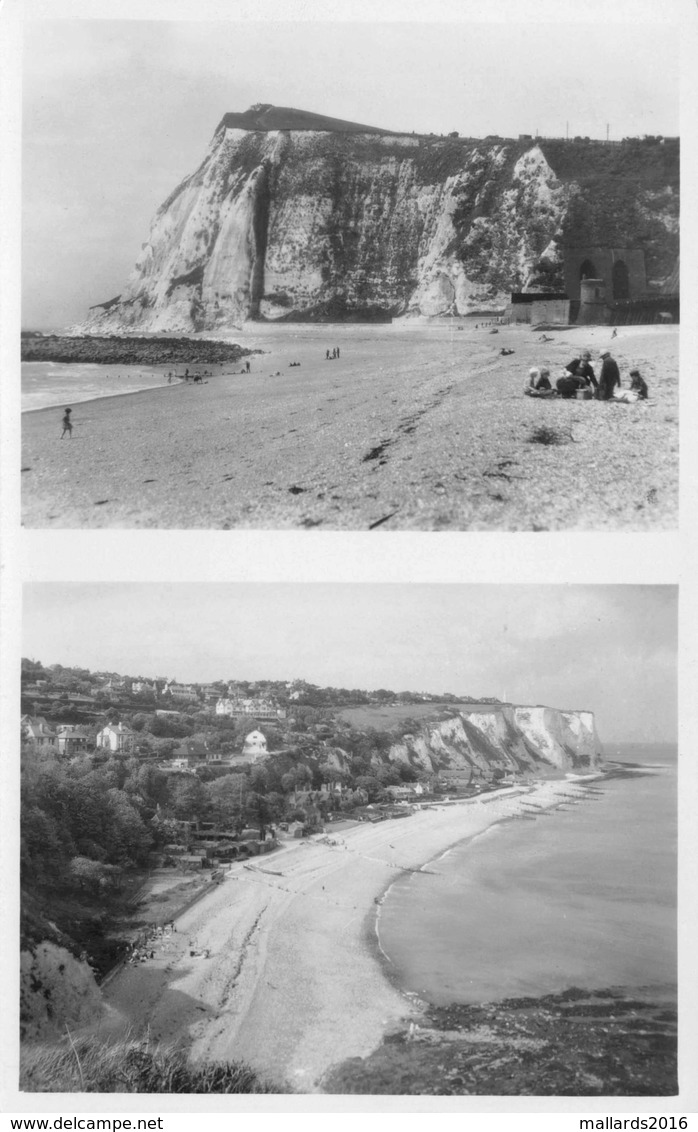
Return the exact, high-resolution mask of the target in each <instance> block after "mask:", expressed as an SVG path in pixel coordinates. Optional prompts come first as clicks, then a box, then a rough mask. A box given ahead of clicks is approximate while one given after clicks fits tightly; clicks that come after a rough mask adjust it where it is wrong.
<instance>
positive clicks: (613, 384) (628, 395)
mask: <svg viewBox="0 0 698 1132" xmlns="http://www.w3.org/2000/svg"><path fill="white" fill-rule="evenodd" d="M599 358H600V360H601V370H600V373H599V376H598V378H597V376H596V374H595V372H594V367H593V366H592V364H591V353H590V352H589V350H585V351H584V353H583V354H582V355H581V356H580V357H578V358H573V359H572V361H571V362H568V363H567V365H566V366H565V368H564V369H563V371H562V373H561V374H560V376H559V377H558V378H557V380H556V381H555V388H553V385H552V381H551V378H550V370H549V369H546V368H544V367H541V368H538V367H534V368H533V369H530V370H529V371H528V383H527V385H526V386H525V387H524V393H525V394H526V395H527V396H528V397H562V398H565V399H569V398H572V397H575V398H577V399H580V400H591V399H592V398H594V400H596V401H614V402H621V403H622V402H625V403H626V404H628V403H632V402H634V401H646V400H647V398H648V396H649V390H648V388H647V382H646V381H645V379H644V378H643V376H642V374H641V373H640V371H639V369H631V370H630V388H629V389H623V388H622V385H621V378H620V370H619V369H618V363H617V362H616V360H615V358H612V357H611V351H610V350H602V351H601V353H600V354H599Z"/></svg>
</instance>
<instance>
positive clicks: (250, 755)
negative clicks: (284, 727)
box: [242, 731, 269, 762]
mask: <svg viewBox="0 0 698 1132" xmlns="http://www.w3.org/2000/svg"><path fill="white" fill-rule="evenodd" d="M242 753H243V756H244V757H245V758H247V759H251V761H252V762H254V761H255V760H256V759H260V758H263V757H264V756H265V755H267V754H268V753H269V752H268V751H267V740H266V736H265V735H263V734H262V732H261V731H250V733H249V735H246V736H245V745H244V747H243V748H242Z"/></svg>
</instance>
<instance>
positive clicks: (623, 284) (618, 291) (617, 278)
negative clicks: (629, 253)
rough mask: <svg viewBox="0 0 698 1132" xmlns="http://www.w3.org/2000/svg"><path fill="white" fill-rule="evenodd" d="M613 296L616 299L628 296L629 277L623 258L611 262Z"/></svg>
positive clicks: (627, 297)
mask: <svg viewBox="0 0 698 1132" xmlns="http://www.w3.org/2000/svg"><path fill="white" fill-rule="evenodd" d="M612 282H613V298H614V299H615V300H616V301H618V300H619V299H629V298H630V278H629V276H628V268H627V265H626V263H625V261H624V260H622V259H618V260H616V262H615V263H614V264H613V276H612Z"/></svg>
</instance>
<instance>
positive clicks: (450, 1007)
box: [20, 583, 678, 1098]
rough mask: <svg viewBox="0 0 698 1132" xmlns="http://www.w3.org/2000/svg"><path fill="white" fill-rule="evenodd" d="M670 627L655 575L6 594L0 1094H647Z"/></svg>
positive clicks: (663, 834) (665, 973) (664, 864)
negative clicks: (6, 997)
mask: <svg viewBox="0 0 698 1132" xmlns="http://www.w3.org/2000/svg"><path fill="white" fill-rule="evenodd" d="M97 624H98V625H99V626H100V627H101V631H100V632H99V633H95V632H94V631H93V627H94V626H95V625H97ZM66 625H69V626H70V628H69V629H68V631H66ZM676 634H677V589H676V587H674V586H531V585H527V586H507V585H485V586H475V585H460V586H459V585H426V586H425V585H397V586H396V585H383V584H382V585H363V586H353V585H312V584H305V585H288V584H286V585H277V586H270V585H239V584H238V585H226V584H206V585H204V586H193V585H186V584H174V585H165V586H156V585H153V584H147V585H134V584H126V585H122V584H114V585H105V584H87V585H85V584H75V583H71V584H68V585H65V584H60V585H59V584H33V585H29V586H27V587H26V592H25V604H24V628H23V644H22V648H23V654H24V655H23V659H22V685H21V702H22V703H21V706H22V717H21V728H22V748H21V749H22V852H21V868H22V906H21V912H22V926H21V933H22V952H21V987H20V993H21V1014H20V1024H21V1029H22V1035H23V1040H22V1054H21V1085H20V1087H21V1089H22V1090H24V1091H27V1092H32V1091H35V1092H56V1093H71V1092H78V1093H84V1092H102V1093H152V1092H160V1093H209V1094H216V1093H255V1094H260V1093H261V1094H264V1093H267V1094H269V1093H271V1094H274V1093H283V1094H285V1095H288V1096H291V1097H293V1096H294V1095H297V1094H320V1095H326V1094H330V1095H336V1094H342V1095H345V1096H347V1095H357V1094H358V1095H363V1096H366V1095H370V1096H375V1095H386V1094H387V1095H396V1094H398V1095H402V1096H420V1097H425V1096H426V1097H463V1096H466V1097H473V1096H474V1097H477V1096H490V1095H496V1096H502V1097H517V1096H539V1097H545V1096H551V1095H556V1096H563V1097H582V1096H583V1097H587V1098H589V1097H619V1096H620V1097H628V1096H633V1097H636V1098H637V1097H640V1098H642V1097H655V1098H656V1097H671V1096H674V1095H675V1094H676V1092H677V1087H678V1081H677V1054H676V1024H677V1018H676V1008H677V972H676V962H677V959H676V927H677V925H676V865H677V827H676V807H677V746H676V743H677V699H676V697H677V688H676V677H677V667H676V659H677V657H676V648H677V636H676ZM629 670H631V671H632V673H633V678H632V679H630V680H628V679H625V678H624V674H625V673H627V672H628V671H629ZM619 673H620V674H622V678H621V679H620V680H619V679H618V674H619Z"/></svg>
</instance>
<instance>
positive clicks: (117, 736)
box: [95, 723, 134, 754]
mask: <svg viewBox="0 0 698 1132" xmlns="http://www.w3.org/2000/svg"><path fill="white" fill-rule="evenodd" d="M133 745H134V736H133V731H132V730H131V728H130V727H126V726H125V724H123V723H108V724H107V726H106V727H103V728H102V730H101V731H99V732H98V733H97V738H96V739H95V746H96V747H98V748H100V749H101V750H103V751H112V752H113V753H115V754H122V753H129V752H131V751H132V750H133Z"/></svg>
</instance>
